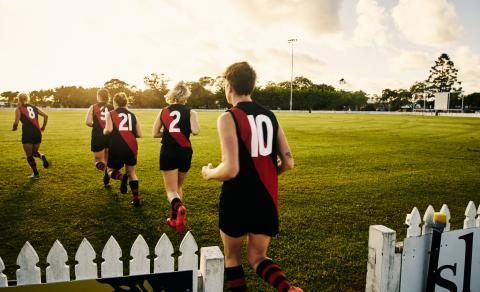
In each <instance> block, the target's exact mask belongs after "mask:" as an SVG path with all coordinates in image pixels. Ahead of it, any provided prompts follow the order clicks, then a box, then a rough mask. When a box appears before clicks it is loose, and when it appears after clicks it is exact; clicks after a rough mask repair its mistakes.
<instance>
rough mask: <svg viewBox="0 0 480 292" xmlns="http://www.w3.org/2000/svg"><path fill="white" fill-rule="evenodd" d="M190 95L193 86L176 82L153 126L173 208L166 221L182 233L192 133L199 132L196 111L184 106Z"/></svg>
mask: <svg viewBox="0 0 480 292" xmlns="http://www.w3.org/2000/svg"><path fill="white" fill-rule="evenodd" d="M189 96H190V90H188V87H187V86H186V85H185V84H184V83H183V82H179V83H178V84H177V85H175V87H174V88H173V89H172V90H170V91H169V92H168V93H167V94H166V95H165V100H166V102H167V103H168V104H169V106H168V107H164V108H163V109H162V110H161V111H160V112H159V113H158V116H157V119H156V120H155V123H154V125H153V130H152V134H153V137H154V138H160V137H161V138H162V147H161V149H160V170H161V171H162V175H163V181H164V184H165V191H166V192H167V199H168V201H169V202H170V205H171V208H172V211H171V217H170V218H168V219H167V224H168V226H170V227H172V228H174V229H176V230H177V232H180V233H181V232H184V231H185V224H186V221H185V220H186V219H185V218H186V212H187V210H186V209H185V206H183V203H182V199H183V192H182V184H183V182H184V180H185V177H186V175H187V172H188V170H189V169H190V164H191V162H192V153H193V151H192V144H191V143H190V133H191V134H193V135H198V133H199V132H200V127H199V124H198V117H197V113H196V112H195V111H193V110H190V109H189V108H187V107H186V106H185V103H186V102H187V99H188V97H189ZM162 128H163V131H162Z"/></svg>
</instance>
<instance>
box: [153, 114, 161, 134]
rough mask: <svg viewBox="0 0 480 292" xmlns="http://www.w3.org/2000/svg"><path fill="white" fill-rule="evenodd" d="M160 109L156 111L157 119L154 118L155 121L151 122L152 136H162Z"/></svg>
mask: <svg viewBox="0 0 480 292" xmlns="http://www.w3.org/2000/svg"><path fill="white" fill-rule="evenodd" d="M161 117H162V110H160V112H159V113H158V116H157V119H156V120H155V123H154V124H153V128H152V136H153V138H162V136H163V132H162V127H163V124H162V119H161Z"/></svg>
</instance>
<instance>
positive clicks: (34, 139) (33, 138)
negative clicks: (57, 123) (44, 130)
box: [22, 133, 42, 144]
mask: <svg viewBox="0 0 480 292" xmlns="http://www.w3.org/2000/svg"><path fill="white" fill-rule="evenodd" d="M40 143H42V135H41V134H32V133H30V134H28V135H27V134H25V133H22V144H40Z"/></svg>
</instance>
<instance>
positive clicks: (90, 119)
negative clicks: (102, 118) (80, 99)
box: [85, 105, 93, 127]
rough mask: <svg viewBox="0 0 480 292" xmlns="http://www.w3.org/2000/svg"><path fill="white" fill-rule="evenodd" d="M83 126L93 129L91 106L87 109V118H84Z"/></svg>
mask: <svg viewBox="0 0 480 292" xmlns="http://www.w3.org/2000/svg"><path fill="white" fill-rule="evenodd" d="M85 124H86V125H87V126H88V127H93V105H91V106H90V107H89V108H88V112H87V116H86V117H85Z"/></svg>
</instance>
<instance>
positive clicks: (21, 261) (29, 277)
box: [17, 241, 41, 286]
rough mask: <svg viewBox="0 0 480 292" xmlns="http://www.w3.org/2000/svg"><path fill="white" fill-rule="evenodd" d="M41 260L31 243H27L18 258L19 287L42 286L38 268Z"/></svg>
mask: <svg viewBox="0 0 480 292" xmlns="http://www.w3.org/2000/svg"><path fill="white" fill-rule="evenodd" d="M38 262H39V258H38V255H37V252H36V251H35V249H34V248H33V247H32V245H31V244H30V242H28V241H27V242H25V244H24V245H23V247H22V250H21V251H20V253H19V254H18V257H17V265H18V266H20V268H19V269H17V285H18V286H20V285H28V284H40V283H41V277H40V268H39V267H37V263H38Z"/></svg>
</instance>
